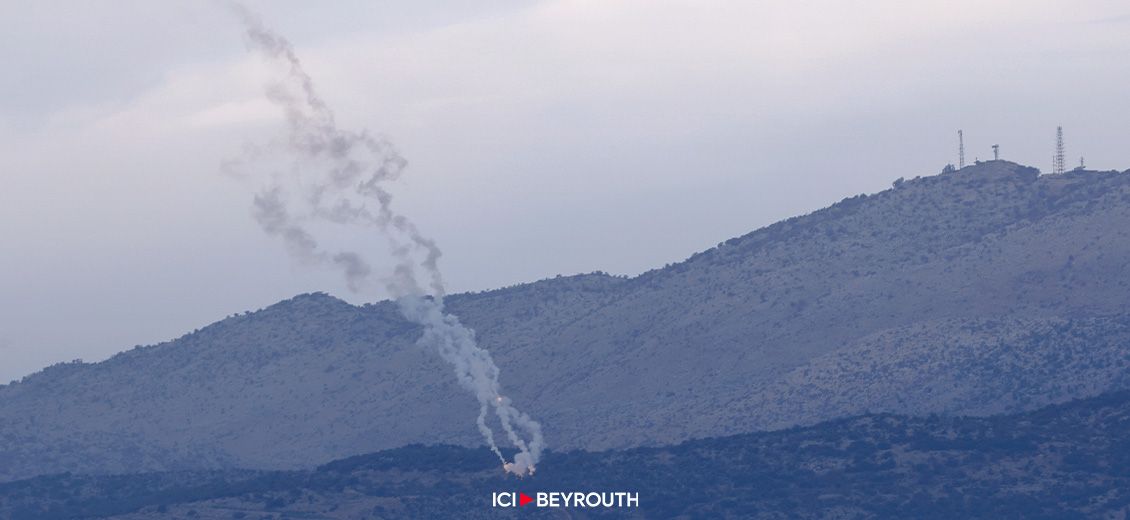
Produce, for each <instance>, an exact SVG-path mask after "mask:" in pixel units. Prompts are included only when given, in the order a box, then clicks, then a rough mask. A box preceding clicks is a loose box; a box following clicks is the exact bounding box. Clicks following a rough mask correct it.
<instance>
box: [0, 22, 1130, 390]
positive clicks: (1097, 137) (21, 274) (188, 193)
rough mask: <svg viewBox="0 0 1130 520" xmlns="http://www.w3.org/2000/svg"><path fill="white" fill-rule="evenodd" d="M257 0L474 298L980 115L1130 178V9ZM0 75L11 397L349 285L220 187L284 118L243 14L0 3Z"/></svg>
mask: <svg viewBox="0 0 1130 520" xmlns="http://www.w3.org/2000/svg"><path fill="white" fill-rule="evenodd" d="M249 3H250V4H251V6H252V7H253V8H255V9H256V10H258V11H260V12H262V14H263V17H264V19H265V20H266V21H268V22H269V23H270V24H271V25H272V26H274V27H277V28H278V29H279V31H280V32H283V33H286V34H288V35H291V37H292V40H293V41H294V43H295V46H296V48H297V49H298V52H299V53H300V54H301V58H302V60H303V62H304V63H305V64H306V66H307V68H308V69H309V72H310V74H311V75H313V76H314V77H315V78H316V79H317V81H318V84H319V87H320V89H321V91H322V94H323V95H324V97H325V98H326V99H327V101H328V102H329V103H331V104H332V105H333V106H335V107H337V108H338V112H339V114H338V116H339V118H340V120H341V121H342V123H343V124H344V125H346V126H349V127H368V128H371V129H374V130H377V131H381V132H384V133H385V134H386V135H387V136H388V137H389V138H390V139H392V140H393V141H394V142H396V143H397V145H398V146H399V148H400V149H401V151H402V152H403V154H404V156H405V157H407V158H408V160H409V165H408V169H407V170H406V172H405V175H404V180H403V181H401V182H399V183H398V184H397V185H395V186H392V189H394V190H395V191H396V195H397V197H398V198H397V203H398V204H399V205H400V208H401V210H403V211H404V212H405V213H409V214H412V215H414V216H415V217H416V220H417V223H418V224H419V226H420V227H421V229H422V230H424V231H425V232H426V233H427V234H428V235H430V236H434V237H435V238H436V239H437V240H438V241H440V242H441V243H443V244H444V250H445V256H444V258H443V260H442V263H443V268H444V271H445V273H446V275H447V277H448V280H449V282H450V285H451V289H452V290H453V291H466V290H479V289H486V288H491V287H497V286H502V285H508V284H514V283H518V282H522V281H528V280H533V279H537V278H543V277H548V276H553V275H555V274H558V273H576V272H587V271H593V270H604V271H609V272H612V273H616V274H636V273H639V272H641V271H643V270H646V269H649V268H652V267H657V266H662V265H663V264H664V263H667V262H673V261H678V260H681V259H683V258H685V257H686V256H688V255H689V254H690V253H692V252H694V251H696V250H701V249H705V248H707V247H709V246H712V245H714V244H715V243H717V242H718V241H720V240H724V239H726V238H729V237H732V236H736V235H739V234H742V233H744V232H746V231H749V230H751V229H754V228H757V227H760V226H763V225H766V224H768V223H771V222H773V221H776V220H779V219H782V218H785V217H788V216H792V215H795V214H799V213H805V212H807V211H810V210H813V209H816V208H819V207H822V206H825V205H827V204H829V203H831V202H834V201H836V200H839V199H841V198H843V197H846V196H849V195H853V194H856V193H860V192H874V191H878V190H880V189H883V188H885V187H886V186H888V185H889V184H890V182H891V181H892V180H894V179H895V178H897V177H900V176H915V175H927V174H933V173H936V172H937V171H939V170H940V169H941V168H942V166H944V165H945V164H946V163H947V162H956V160H957V157H956V155H957V154H956V135H955V134H956V131H957V129H959V128H962V129H964V130H965V136H966V147H967V157H968V159H969V160H970V161H972V160H973V159H974V158H975V157H979V158H981V159H986V158H990V157H991V155H992V150H991V148H990V146H991V145H993V144H1000V145H1001V154H1002V157H1004V158H1007V159H1010V160H1013V161H1017V162H1021V163H1026V164H1031V165H1033V166H1036V167H1039V168H1041V169H1043V170H1047V169H1048V168H1049V164H1050V158H1051V154H1052V151H1053V144H1054V143H1053V141H1054V137H1055V127H1056V125H1063V126H1064V130H1065V134H1066V139H1067V149H1068V163H1069V165H1072V166H1073V165H1075V164H1077V163H1078V161H1079V156H1080V155H1085V156H1086V158H1087V163H1088V166H1090V167H1092V168H1097V169H1125V168H1127V167H1130V157H1126V155H1127V152H1126V146H1125V138H1126V137H1125V136H1127V135H1130V107H1127V105H1126V103H1124V102H1123V100H1124V94H1123V90H1124V85H1125V84H1126V82H1127V80H1128V79H1130V61H1127V60H1126V56H1128V55H1130V7H1127V6H1126V5H1125V3H1124V2H1115V1H1082V2H1067V1H1060V2H1053V1H1046V0H1033V1H1026V2H1020V1H1001V2H992V3H990V4H988V5H986V4H985V3H983V2H973V1H957V2H940V1H939V2H896V1H874V2H851V3H847V2H835V1H815V2H803V3H801V2H787V1H780V2H740V1H735V2H722V1H718V2H711V1H707V2H689V1H678V2H677V1H663V0H660V1H643V0H640V1H587V2H582V1H547V2H522V1H498V2H481V3H480V2H475V3H470V2H436V3H430V5H431V6H430V7H421V6H416V5H415V4H416V3H414V2H388V1H384V2H360V1H357V2H340V3H335V4H334V6H333V7H319V6H315V5H314V4H310V3H306V2H296V1H280V2H265V1H260V2H249ZM471 5H474V6H475V7H474V8H473V9H472V8H471V7H469V6H471ZM0 62H3V63H4V64H5V67H6V70H5V74H3V75H0V157H3V158H4V161H3V166H2V169H0V176H2V177H0V179H2V180H3V185H2V187H0V240H2V241H0V244H2V245H0V248H2V249H0V360H2V362H0V381H6V380H8V379H13V378H18V377H19V376H21V375H24V374H27V373H30V372H32V371H34V370H37V369H38V368H40V367H42V366H44V365H47V364H51V363H54V362H57V361H61V360H69V359H72V358H79V357H81V358H85V359H87V360H95V359H101V358H104V357H106V356H108V355H110V354H113V353H114V352H116V351H119V350H122V349H125V348H129V347H131V346H132V345H134V344H138V343H153V342H157V341H161V340H164V339H169V338H172V337H175V336H178V335H180V334H181V333H184V332H186V331H189V330H192V329H193V328H195V327H199V326H202V325H204V324H206V323H208V322H211V321H214V320H216V319H219V318H222V317H223V316H224V315H226V314H230V313H233V312H238V311H243V310H247V309H255V308H259V307H262V306H265V305H268V304H270V303H273V302H275V301H277V300H280V299H283V298H286V297H289V296H292V295H294V294H296V293H300V292H306V291H315V290H324V291H327V292H330V293H332V294H335V295H339V296H343V297H348V293H347V291H346V290H345V287H344V286H343V284H342V282H340V281H339V279H338V278H337V277H336V276H334V275H333V273H329V272H325V271H321V270H317V269H308V268H306V267H304V266H300V265H296V264H294V263H293V262H292V261H290V260H288V259H287V258H286V256H285V255H282V254H279V253H280V251H279V248H280V247H281V246H280V245H279V244H278V243H276V242H275V241H273V240H271V239H270V238H269V237H265V236H262V234H261V233H260V232H259V231H258V230H257V229H256V228H255V223H254V221H253V220H252V219H251V218H250V216H249V209H248V201H249V197H250V195H251V193H252V192H253V186H248V185H245V184H241V183H240V182H239V181H237V180H234V179H231V178H227V177H224V176H223V175H221V174H220V163H221V161H223V160H224V159H225V158H227V157H231V156H233V155H234V154H236V153H238V152H239V150H240V149H241V147H242V146H243V145H244V143H247V142H255V141H261V140H263V139H265V138H270V137H272V136H273V135H274V134H273V132H274V131H275V130H274V129H275V128H277V126H278V122H279V121H278V119H277V118H278V116H277V114H276V113H275V112H274V111H273V110H272V109H271V107H270V106H269V105H268V103H267V101H266V100H265V99H264V96H263V90H262V87H263V83H264V80H265V78H266V77H267V71H266V70H265V69H264V68H263V66H262V65H261V64H260V63H259V62H258V61H257V60H256V59H255V58H254V57H251V56H248V54H247V53H246V51H245V46H244V42H243V41H242V40H241V33H240V30H239V28H238V27H237V25H236V24H235V23H233V22H232V21H231V19H230V17H228V16H227V13H226V12H225V11H224V10H223V9H222V8H221V7H219V6H218V5H216V4H213V3H209V2H197V1H187V0H186V1H173V2H165V3H161V4H160V5H158V4H156V3H149V2H120V1H109V0H97V1H91V2H83V3H76V2H62V1H45V2H34V3H33V2H22V3H15V2H10V3H5V4H3V5H0ZM338 239H339V240H341V241H343V242H348V243H349V244H353V247H356V248H364V247H372V248H381V247H384V243H383V241H381V240H380V239H378V238H377V237H373V236H365V235H348V236H346V235H343V236H340V237H338ZM366 241H368V242H366ZM366 243H368V244H370V245H364V244H366ZM357 244H361V245H357ZM378 256H379V255H378ZM374 267H375V269H381V268H387V267H389V266H374ZM381 297H383V296H382V295H379V294H378V295H374V296H373V298H381Z"/></svg>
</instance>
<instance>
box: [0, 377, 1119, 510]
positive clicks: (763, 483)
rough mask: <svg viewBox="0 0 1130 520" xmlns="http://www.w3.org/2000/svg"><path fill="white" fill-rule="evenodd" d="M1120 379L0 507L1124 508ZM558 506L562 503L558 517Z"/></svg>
mask: <svg viewBox="0 0 1130 520" xmlns="http://www.w3.org/2000/svg"><path fill="white" fill-rule="evenodd" d="M1127 468H1130V393H1127V392H1120V393H1114V394H1105V395H1103V396H1101V397H1099V398H1092V399H1089V400H1084V401H1073V402H1071V403H1068V404H1066V405H1058V406H1053V407H1050V408H1045V409H1042V410H1039V411H1037V412H1029V413H1024V414H1019V415H1009V416H993V417H989V418H942V417H937V416H934V417H922V418H914V417H905V416H895V415H867V416H861V417H854V418H850V419H841V420H837V421H834V422H828V423H822V424H820V425H817V426H814V427H807V428H799V429H791V430H785V431H780V432H773V433H760V434H743V435H737V436H729V437H722V438H712V439H703V440H696V441H690V442H687V443H684V444H681V445H677V446H669V447H662V448H636V449H630V450H624V451H609V452H596V453H591V452H580V451H578V452H569V453H550V454H549V456H548V457H547V459H546V461H545V463H544V464H543V465H542V470H541V471H539V472H538V474H537V475H535V476H534V477H531V478H527V479H517V478H514V477H506V476H504V475H503V473H502V471H501V470H499V468H498V462H497V460H496V459H494V458H493V457H492V455H491V454H490V453H489V452H488V451H486V450H485V449H481V448H479V449H468V448H456V447H450V446H433V447H422V446H411V447H406V448H398V449H395V450H391V451H385V452H380V453H374V454H370V455H363V456H357V457H352V458H349V459H345V460H340V461H336V462H333V463H330V464H326V465H324V466H321V467H319V468H317V469H315V470H311V471H296V472H284V473H263V472H260V473H256V472H226V473H221V472H211V473H173V474H148V475H130V476H113V477H90V476H71V475H62V476H51V477H41V478H38V479H35V480H29V481H21V482H14V483H8V484H0V518H21V519H26V520H34V519H55V518H72V517H75V516H82V517H107V518H115V519H118V520H127V519H128V520H149V519H157V518H196V519H202V520H206V519H231V518H256V519H259V518H272V519H274V518H325V519H335V518H340V519H353V518H408V517H411V518H497V517H500V516H501V517H518V516H522V517H537V518H563V517H568V518H622V517H634V518H860V519H864V518H922V519H927V518H944V519H950V518H1056V519H1063V518H1121V517H1123V516H1125V515H1126V514H1127V513H1130V471H1128V469H1127ZM497 491H522V492H524V493H528V494H531V495H534V494H536V493H537V492H543V491H544V492H548V491H629V492H636V493H638V494H639V495H638V496H639V508H638V509H537V508H535V506H534V505H529V506H525V507H523V508H521V509H520V510H519V509H494V508H492V507H491V494H492V493H493V492H497ZM567 515H568V516H567Z"/></svg>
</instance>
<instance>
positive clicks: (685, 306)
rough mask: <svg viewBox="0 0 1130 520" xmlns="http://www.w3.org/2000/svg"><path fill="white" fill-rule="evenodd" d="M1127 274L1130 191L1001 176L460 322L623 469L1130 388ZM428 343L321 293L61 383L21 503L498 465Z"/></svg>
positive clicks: (1075, 176)
mask: <svg viewBox="0 0 1130 520" xmlns="http://www.w3.org/2000/svg"><path fill="white" fill-rule="evenodd" d="M625 247H630V240H627V239H626V240H625ZM1128 275H1130V172H1128V173H1115V172H1093V171H1077V172H1070V173H1067V174H1064V175H1044V176H1038V175H1037V172H1036V171H1035V170H1034V169H1031V168H1026V167H1023V166H1019V165H1016V164H1012V163H1008V162H1004V161H993V162H986V163H981V164H979V165H976V166H971V167H967V168H965V169H962V170H960V171H958V172H956V173H952V174H946V175H938V176H931V177H923V178H915V179H912V180H907V181H904V182H899V183H896V186H895V187H894V188H892V189H890V190H886V191H884V192H881V193H878V194H875V195H869V196H866V195H860V196H857V197H853V198H850V199H846V200H844V201H841V202H840V203H837V204H835V205H833V206H831V207H829V208H826V209H823V210H820V211H816V212H814V213H812V214H809V215H805V216H802V217H797V218H793V219H789V220H787V221H784V222H780V223H777V224H774V225H771V226H768V227H766V228H763V229H760V230H757V231H754V232H752V233H750V234H748V235H745V236H742V237H738V238H734V239H731V240H728V241H726V242H725V243H723V244H720V245H719V246H718V247H716V248H714V249H711V250H709V251H705V252H702V253H699V254H696V255H694V256H692V257H690V258H689V259H687V260H686V261H684V262H681V263H679V264H675V265H671V266H667V267H664V268H662V269H656V270H654V271H650V272H647V273H645V274H643V275H640V276H638V277H635V278H630V279H629V278H620V277H612V276H608V275H603V274H589V275H580V276H570V277H559V278H554V279H549V280H543V281H540V282H535V283H531V284H525V285H520V286H516V287H511V288H507V289H500V290H496V291H489V292H483V293H474V294H460V295H454V296H452V297H450V299H449V302H448V306H449V308H450V310H451V311H452V312H454V313H455V314H457V315H459V316H460V318H461V319H462V320H463V321H464V322H465V323H467V324H469V325H470V326H471V327H472V328H474V329H475V330H476V331H477V332H478V336H479V338H480V340H481V344H482V345H483V346H484V347H485V348H487V349H489V350H490V351H491V352H492V353H493V355H494V357H495V360H496V361H497V362H498V364H499V365H500V367H501V369H502V382H503V385H504V386H505V388H506V389H507V392H508V394H509V395H510V396H511V397H512V398H513V399H514V400H515V402H516V403H517V404H518V405H519V406H521V407H522V409H524V410H529V411H530V412H531V414H532V415H534V416H535V417H536V418H537V419H539V420H540V421H542V423H543V425H544V430H545V433H546V436H547V442H548V444H549V446H550V447H551V448H554V449H557V450H565V449H572V448H586V449H608V448H625V447H632V446H641V445H660V444H669V443H675V442H680V441H684V440H686V439H692V438H700V437H715V436H721V435H730V434H737V433H744V432H751V431H758V430H764V429H770V428H782V427H788V426H793V425H807V424H814V423H816V422H819V421H823V420H827V419H832V418H836V417H843V416H847V415H853V414H859V413H864V412H868V411H870V412H891V413H906V414H929V413H944V414H966V413H969V414H992V413H1004V412H1015V411H1020V410H1027V409H1033V408H1035V407H1039V406H1042V405H1045V404H1049V403H1055V402H1062V401H1066V400H1069V399H1072V398H1076V397H1086V396H1091V395H1096V394H1098V393H1100V392H1104V391H1108V390H1113V389H1120V388H1130V365H1128V363H1130V349H1128V348H1127V345H1128V340H1130V307H1128V304H1130V292H1128V290H1127V289H1128V287H1127V283H1128V282H1127V280H1130V276H1128ZM417 335H418V330H417V329H415V328H414V327H413V326H411V325H410V324H407V323H406V322H405V321H403V320H402V319H400V317H399V316H398V314H397V312H396V309H395V307H394V305H392V304H391V303H389V302H381V303H377V304H374V305H368V306H363V307H355V306H351V305H349V304H346V303H344V302H342V301H340V300H337V299H335V298H332V297H330V296H327V295H324V294H312V295H302V296H299V297H296V298H294V299H291V300H287V301H284V302H281V303H279V304H276V305H274V306H271V307H269V308H267V309H263V310H260V311H257V312H253V313H247V314H242V315H239V316H235V317H231V318H228V319H225V320H222V321H220V322H217V323H215V324H212V325H210V326H208V327H205V328H203V329H201V330H199V331H196V332H193V333H191V334H188V335H186V336H184V337H181V338H179V339H177V340H174V341H170V342H167V343H163V344H160V345H155V346H152V347H145V348H139V349H135V350H131V351H129V352H125V353H122V354H120V355H118V356H115V357H114V358H112V359H110V360H107V361H105V362H102V363H96V364H81V363H79V364H65V365H58V366H55V367H51V368H49V369H46V370H44V371H43V372H40V373H38V374H35V375H32V376H29V377H27V378H25V379H24V380H23V381H21V382H19V383H17V384H13V385H7V386H3V387H0V417H3V418H4V421H0V480H5V479H9V480H10V479H15V478H22V477H27V476H31V475H36V474H44V473H52V472H59V471H76V472H91V471H92V472H125V471H137V470H148V471H160V470H184V469H208V468H226V467H247V468H261V469H285V468H299V467H310V466H313V465H315V464H319V463H322V462H324V461H326V460H331V459H335V458H341V457H347V456H350V455H355V454H358V453H367V452H373V451H377V450H381V449H386V448H392V447H397V446H404V445H407V444H411V443H451V444H462V445H474V444H477V443H478V441H479V439H478V434H477V432H476V431H475V427H474V415H475V413H476V411H477V409H476V407H475V406H474V401H473V398H472V397H470V396H468V395H466V394H465V393H464V392H462V391H461V390H460V389H458V388H457V387H456V384H455V381H454V377H453V375H452V374H451V372H450V368H448V367H447V366H446V364H445V363H443V362H442V361H441V360H439V359H438V356H436V355H435V354H434V353H432V352H426V351H422V350H420V349H418V348H417V347H415V346H414V344H413V342H414V340H415V337H416V336H417Z"/></svg>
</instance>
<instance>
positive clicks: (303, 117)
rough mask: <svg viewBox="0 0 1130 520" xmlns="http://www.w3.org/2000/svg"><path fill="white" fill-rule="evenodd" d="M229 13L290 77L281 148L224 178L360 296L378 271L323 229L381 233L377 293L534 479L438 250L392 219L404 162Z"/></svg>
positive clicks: (245, 161)
mask: <svg viewBox="0 0 1130 520" xmlns="http://www.w3.org/2000/svg"><path fill="white" fill-rule="evenodd" d="M232 7H233V10H234V11H235V13H236V14H237V15H238V16H239V18H240V20H241V21H242V22H243V25H244V28H245V30H246V33H247V38H248V41H249V43H250V46H251V48H252V49H253V50H255V51H258V52H259V53H261V54H262V55H263V56H265V57H266V58H267V59H268V60H270V62H271V63H273V64H276V65H279V66H281V67H283V77H282V78H280V79H279V80H277V81H276V82H274V83H272V84H271V85H269V86H268V88H267V97H268V99H270V101H271V102H273V103H274V104H275V105H276V106H278V107H279V108H280V109H282V111H283V113H284V114H285V116H286V121H287V131H286V133H285V136H284V138H283V139H282V140H280V141H278V142H274V143H271V144H269V145H265V146H250V147H247V149H246V151H245V153H244V155H243V156H242V157H240V158H238V159H234V160H232V161H229V162H227V163H225V169H231V170H235V171H236V172H237V173H239V174H240V175H241V176H247V177H252V178H261V179H263V180H264V181H265V183H264V186H263V188H262V189H261V190H260V191H259V193H258V194H257V195H256V196H255V199H254V204H253V210H254V216H255V220H256V221H257V222H258V223H259V225H260V227H262V228H263V230H264V231H265V232H267V233H268V234H270V235H273V236H277V237H279V238H280V239H282V241H283V243H284V244H285V245H286V249H287V251H288V252H289V253H290V254H291V255H292V256H293V257H295V258H297V259H298V260H300V261H302V262H304V263H308V264H320V265H326V266H331V267H333V268H336V269H337V270H338V271H340V272H341V273H342V275H343V276H344V277H345V281H346V284H347V285H348V287H349V289H350V290H351V291H354V292H363V291H366V290H371V289H373V288H374V286H373V283H374V280H373V279H374V273H373V268H372V265H371V264H370V262H368V261H367V260H366V259H365V256H364V254H362V253H361V252H358V251H352V250H330V249H327V248H326V247H325V246H323V245H322V244H321V243H320V241H319V238H318V236H319V235H318V230H319V229H322V227H319V226H325V225H345V226H363V227H366V228H372V229H376V230H379V231H380V232H381V234H382V235H383V236H384V237H385V238H386V239H387V240H388V243H389V247H390V251H391V255H392V257H393V259H394V261H395V267H394V268H393V272H392V273H391V275H390V276H388V277H387V278H384V279H382V282H383V283H382V284H378V286H380V285H383V288H384V289H385V290H386V291H388V293H389V294H390V295H391V296H392V297H393V298H394V299H396V301H397V302H398V304H399V307H400V310H401V312H402V313H403V314H404V316H405V317H406V318H407V319H409V320H411V321H412V322H414V323H417V324H419V325H421V326H422V327H423V335H422V336H421V337H420V340H419V343H420V344H421V345H425V346H428V347H431V348H434V349H436V350H437V351H438V352H439V354H440V356H441V357H443V359H445V360H447V361H448V362H449V363H451V365H452V367H453V368H454V369H455V375H456V377H457V378H458V380H459V383H460V385H462V386H463V387H464V388H466V389H467V390H469V391H470V392H471V393H473V394H474V395H475V398H476V399H478V401H479V417H478V420H477V424H478V427H479V431H480V432H481V433H482V435H483V438H484V439H485V440H486V442H487V444H489V445H490V448H491V449H492V450H493V451H494V453H495V454H497V455H498V457H499V460H500V461H501V462H502V464H503V468H505V469H506V471H508V472H512V473H515V474H518V475H529V474H532V473H533V472H534V469H535V467H536V464H537V462H538V459H539V458H540V456H541V451H542V448H543V440H542V434H541V426H540V425H539V424H538V422H537V421H534V420H533V419H531V418H530V417H529V416H528V415H526V414H525V413H523V412H521V411H520V410H518V409H517V408H515V407H514V405H513V403H512V402H511V401H510V399H509V398H507V397H505V396H503V395H502V393H501V386H500V385H499V382H498V367H497V366H496V365H495V364H494V361H493V360H492V359H491V356H490V353H489V352H487V351H486V350H483V349H482V348H479V346H478V345H477V344H476V343H475V334H474V331H472V330H471V329H469V328H467V327H465V326H463V325H462V324H461V323H460V322H459V319H458V318H456V317H455V316H453V315H451V314H447V313H445V312H444V309H443V297H444V284H443V277H442V276H441V274H440V271H439V267H438V262H439V259H440V257H441V255H442V253H441V251H440V249H439V247H437V246H436V243H435V241H433V240H432V239H430V238H427V237H425V236H424V235H423V234H421V233H420V231H419V230H418V229H417V228H416V225H415V224H413V223H412V221H410V220H408V218H406V217H405V216H404V215H401V214H398V213H396V212H395V211H393V209H392V194H391V193H390V192H389V191H388V190H387V189H386V188H385V187H384V186H385V185H386V184H387V183H388V182H389V181H391V180H394V179H396V178H397V177H399V176H400V174H401V173H402V172H403V171H404V168H405V167H406V166H407V164H408V163H407V161H405V160H404V158H403V157H401V156H400V154H399V153H398V152H397V151H396V149H395V148H394V147H393V146H392V144H391V143H389V142H388V141H387V140H386V139H384V138H380V137H377V136H374V135H372V134H370V133H369V132H367V131H365V130H362V131H350V130H344V129H341V128H339V127H338V126H337V123H336V122H335V120H334V114H333V111H331V110H330V108H329V107H328V106H326V103H325V102H324V101H323V100H322V99H321V98H320V97H319V96H318V95H317V93H316V92H315V90H314V83H313V81H312V80H311V79H310V76H309V75H308V74H307V73H306V71H305V70H303V68H302V64H301V62H300V61H299V59H298V56H297V55H296V54H295V53H294V49H293V47H291V44H290V42H288V41H287V40H286V39H285V38H283V37H282V36H279V35H278V34H275V33H274V32H272V31H271V30H269V29H267V28H266V27H265V26H264V25H263V24H262V22H261V21H260V20H259V19H258V17H256V16H255V15H254V14H252V13H251V12H250V11H248V10H247V9H246V8H244V7H243V6H241V5H238V4H233V5H232ZM280 160H281V163H280V162H279V161H280ZM491 410H493V411H494V415H495V417H496V418H497V419H498V422H499V424H500V425H501V427H502V430H503V432H504V433H505V434H506V438H507V439H508V440H509V441H510V442H511V443H512V444H513V445H514V446H515V447H516V448H517V449H518V453H517V454H516V455H515V456H514V460H513V461H512V462H510V461H507V460H506V457H505V456H504V455H503V454H502V452H501V451H500V450H499V448H498V446H497V444H496V443H495V439H494V432H493V431H492V429H491V427H490V426H489V424H488V416H489V412H490V411H491Z"/></svg>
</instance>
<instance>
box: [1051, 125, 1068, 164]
mask: <svg viewBox="0 0 1130 520" xmlns="http://www.w3.org/2000/svg"><path fill="white" fill-rule="evenodd" d="M1052 170H1053V171H1054V173H1063V172H1064V171H1066V170H1067V163H1065V162H1064V152H1063V127H1062V126H1057V127H1055V162H1054V168H1053V169H1052Z"/></svg>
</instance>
